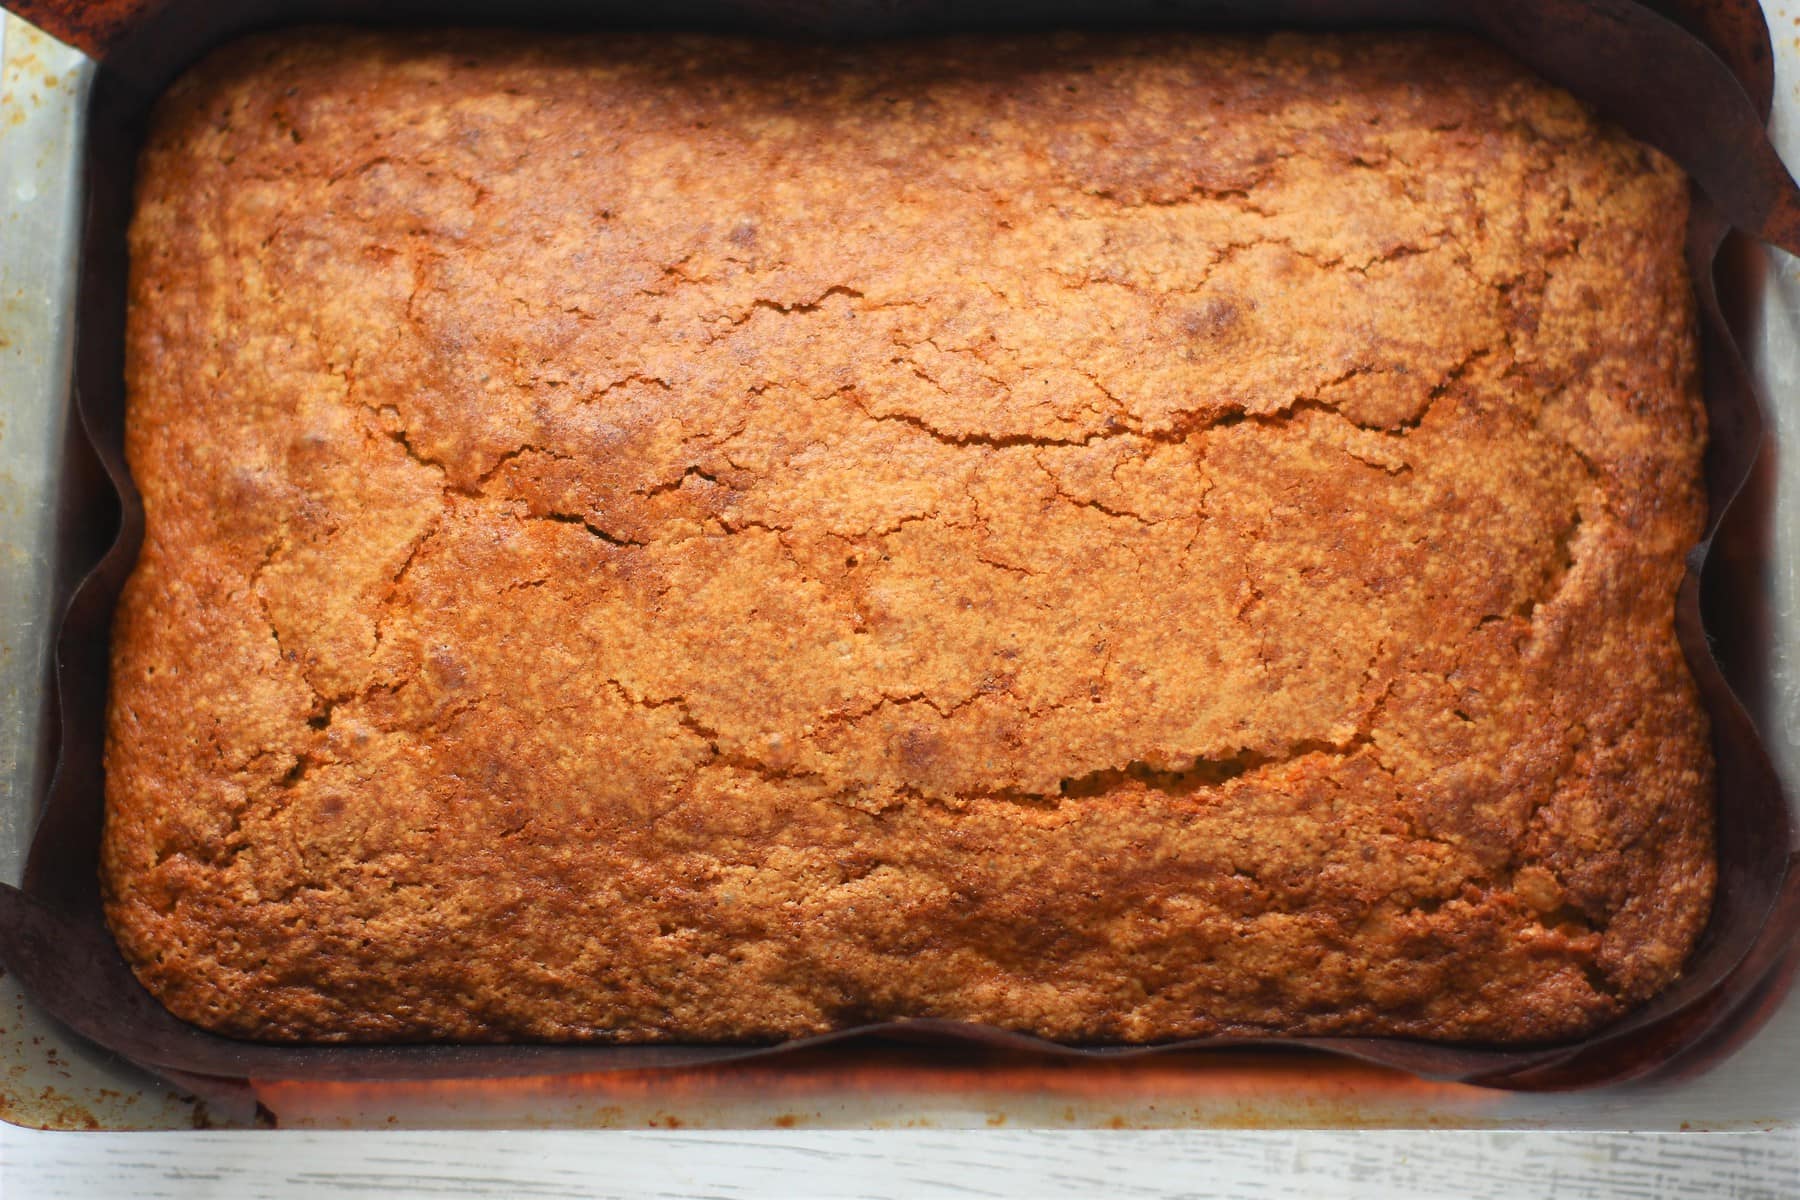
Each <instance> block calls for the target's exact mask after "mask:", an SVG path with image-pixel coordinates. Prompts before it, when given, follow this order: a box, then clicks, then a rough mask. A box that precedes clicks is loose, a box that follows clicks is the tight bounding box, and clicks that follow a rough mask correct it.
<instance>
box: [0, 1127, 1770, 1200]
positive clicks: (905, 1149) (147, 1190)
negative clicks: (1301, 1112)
mask: <svg viewBox="0 0 1800 1200" xmlns="http://www.w3.org/2000/svg"><path fill="white" fill-rule="evenodd" d="M377 1194H379V1195H384V1196H386V1195H400V1196H420V1197H444V1196H458V1197H465V1196H488V1195H495V1196H509V1197H534V1198H536V1197H543V1198H546V1200H559V1198H562V1197H610V1196H671V1197H701V1196H706V1197H730V1198H732V1200H739V1198H755V1197H784V1198H785V1197H810V1196H832V1197H838V1196H842V1197H871V1198H874V1197H881V1198H885V1197H917V1196H932V1195H943V1196H953V1197H988V1196H1032V1197H1040V1196H1042V1197H1052V1196H1081V1197H1090V1196H1093V1197H1100V1196H1105V1197H1124V1198H1129V1197H1136V1196H1193V1197H1200V1196H1206V1197H1214V1196H1217V1197H1233V1198H1236V1197H1243V1198H1245V1200H1249V1198H1251V1197H1255V1198H1257V1200H1321V1198H1331V1200H1377V1198H1380V1200H1389V1198H1393V1200H1407V1198H1410V1197H1432V1198H1437V1197H1458V1198H1467V1200H1489V1198H1491V1200H1530V1198H1533V1197H1554V1198H1555V1200H1613V1198H1615V1197H1616V1198H1620V1200H1627V1198H1628V1200H1664V1198H1665V1197H1668V1198H1675V1197H1680V1198H1682V1200H1687V1198H1690V1197H1692V1198H1699V1197H1705V1198H1709V1200H1710V1198H1712V1197H1731V1198H1733V1200H1790V1198H1792V1197H1795V1196H1800V1133H1796V1132H1794V1131H1792V1130H1781V1131H1775V1132H1768V1133H1756V1134H1667V1135H1632V1134H1565V1133H1447V1132H1427V1133H1374V1132H1359V1133H1231V1134H1210V1133H1194V1132H1178V1133H1159V1132H1147V1133H1135V1132H1128V1133H1119V1132H1097V1133H1077V1132H1038V1133H1031V1132H998V1131H994V1132H975V1131H968V1132H953V1131H893V1132H886V1133H848V1132H834V1133H758V1134H748V1133H746V1134H731V1133H693V1134H688V1133H589V1134H581V1133H568V1134H562V1133H483V1134H476V1135H469V1134H420V1133H412V1134H402V1133H392V1134H383V1133H347V1134H332V1133H283V1132H275V1133H236V1134H229V1133H227V1134H169V1133H140V1134H79V1133H73V1134H40V1133H30V1132H27V1131H24V1130H19V1129H14V1128H12V1127H10V1126H7V1127H4V1128H3V1129H0V1196H4V1197H6V1198H7V1200H13V1198H15V1197H17V1198H19V1200H24V1198H26V1197H30V1198H31V1200H62V1198H65V1197H83V1198H86V1197H137V1198H141V1200H155V1198H157V1197H172V1198H179V1200H213V1198H218V1200H260V1198H264V1197H268V1198H277V1197H279V1198H287V1197H298V1196H332V1197H354V1196H363V1195H377Z"/></svg>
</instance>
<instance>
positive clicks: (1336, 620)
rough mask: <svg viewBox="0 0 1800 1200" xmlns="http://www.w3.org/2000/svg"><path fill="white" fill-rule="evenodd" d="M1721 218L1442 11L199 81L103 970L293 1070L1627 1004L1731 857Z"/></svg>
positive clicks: (112, 815) (157, 241) (169, 172)
mask: <svg viewBox="0 0 1800 1200" xmlns="http://www.w3.org/2000/svg"><path fill="white" fill-rule="evenodd" d="M1686 212H1687V191H1686V183H1685V181H1684V179H1683V177H1682V176H1681V174H1680V173H1679V172H1678V171H1677V170H1676V169H1675V168H1674V167H1673V166H1672V165H1671V164H1670V163H1669V162H1668V161H1667V160H1666V159H1664V158H1663V157H1662V156H1660V155H1659V154H1658V153H1656V152H1655V151H1653V150H1651V149H1648V148H1646V147H1645V146H1642V145H1640V144H1638V143H1636V142H1634V141H1632V140H1631V139H1630V138H1628V137H1627V136H1625V135H1624V134H1622V133H1621V132H1619V131H1618V130H1616V129H1614V128H1612V127H1610V126H1608V125H1606V124H1603V123H1601V122H1599V121H1598V120H1597V119H1596V118H1594V117H1593V116H1591V115H1590V114H1589V113H1588V112H1587V111H1586V110H1584V109H1583V108H1582V106H1581V105H1579V104H1578V103H1577V102H1575V101H1574V100H1573V99H1571V98H1570V97H1569V96H1568V95H1566V94H1564V93H1562V92H1559V91H1557V90H1555V89H1553V88H1551V87H1549V86H1547V85H1545V84H1544V83H1542V82H1540V81H1538V80H1536V79H1534V78H1533V77H1531V76H1530V75H1528V74H1527V73H1526V72H1524V71H1523V70H1522V69H1521V68H1520V67H1518V66H1517V65H1515V64H1514V63H1512V62H1511V61H1509V60H1507V59H1505V58H1503V57H1502V56H1500V55H1499V54H1498V53H1496V52H1494V51H1492V50H1489V49H1485V48H1483V47H1481V46H1480V45H1477V44H1475V43H1472V42H1469V41H1464V40H1459V39H1456V38H1450V37H1442V36H1433V35H1405V36H1394V35H1382V36H1330V37H1299V36H1277V37H1272V38H1261V37H1258V38H1224V37H1199V36H1196V37H1186V36H1175V35H1170V34H1167V33H1158V34H1154V35H1141V36H1099V35H1084V36H1073V35H1069V36H1035V37H1017V38H1005V39H994V38H987V39H980V38H974V39H962V40H948V41H927V42H916V43H872V44H864V45H848V46H834V47H821V46H816V45H784V44H778V43H769V42H760V41H750V40H730V39H724V38H715V37H707V36H689V35H680V36H676V35H647V36H596V37H590V38H570V37H555V38H550V37H531V36H510V35H496V34H494V33H491V32H480V33H470V34H438V33H351V32H345V31H313V32H300V33H288V34H279V35H274V36H266V37H262V38H259V39H256V40H252V41H249V42H245V43H240V44H238V45H236V46H233V47H231V48H229V49H227V50H225V51H222V52H221V53H219V54H217V55H215V56H214V57H212V58H211V59H209V60H207V61H206V62H205V63H203V64H202V65H201V66H200V67H198V68H197V69H196V70H194V71H193V72H192V73H190V74H189V75H187V76H186V77H185V78H184V79H182V80H181V81H180V82H179V83H178V84H177V85H176V86H175V87H174V88H173V89H172V90H171V91H170V92H169V94H168V95H167V97H166V98H165V99H164V100H163V101H162V103H161V106H160V108H159V110H158V112H157V114H156V117H155V120H154V123H153V129H152V132H151V134H150V137H149V142H148V146H147V148H146V150H145V151H144V154H143V160H142V165H141V176H140V183H139V202H138V208H137V214H136V219H135V223H134V225H133V226H132V230H131V242H130V244H131V252H132V275H131V304H130V314H129V327H128V333H127V364H126V370H127V380H128V392H129V419H128V430H127V443H128V452H129V458H130V463H131V466H132V469H133V471H134V473H135V476H136V479H137V482H138V485H139V487H140V488H141V489H142V493H143V499H144V507H145V514H146V520H147V530H146V535H145V540H144V545H143V552H142V558H141V560H140V562H139V564H138V566H137V569H136V573H135V574H134V576H133V577H132V579H131V582H130V585H129V587H128V589H127V591H126V593H125V596H124V600H123V602H122V605H121V607H120V610H119V614H118V618H117V628H116V633H115V644H114V675H113V691H112V702H111V716H110V744H109V748H108V753H107V789H108V794H107V803H108V809H107V821H106V830H105V846H104V856H103V857H104V862H103V873H104V881H105V887H106V894H107V898H108V905H109V913H110V919H111V923H112V926H113V928H114V930H115V932H116V934H117V936H118V940H119V944H120V946H121V948H122V949H123V951H124V953H125V955H126V956H127V958H128V959H129V960H130V962H131V963H132V965H133V966H134V967H135V969H136V971H137V973H138V975H139V977H140V978H141V979H142V980H143V982H144V984H145V985H146V986H147V987H148V988H150V989H151V991H153V992H154V993H155V994H156V995H157V996H159V997H160V998H161V999H162V1001H163V1002H164V1003H166V1004H167V1005H168V1007H169V1008H170V1009H171V1010H172V1011H173V1012H175V1013H176V1014H178V1015H179V1016H181V1017H184V1018H186V1019H188V1020H190V1021H194V1022H198V1023H199V1024H201V1025H203V1026H206V1027H208V1028H211V1029H214V1030H218V1031H221V1032H225V1033H229V1034H234V1035H238V1036H243V1037H250V1038H262V1039H276V1040H294V1039H299V1040H313V1041H327V1042H329V1041H368V1040H407V1039H414V1040H416V1039H445V1040H473V1041H490V1040H514V1039H520V1040H537V1039H553V1040H582V1039H593V1040H609V1041H644V1040H659V1039H660V1040H676V1041H709V1040H738V1039H770V1038H783V1037H789V1036H793V1035H801V1034H807V1033H812V1032H815V1031H820V1030H827V1029H832V1028H837V1027H842V1026H845V1025H848V1024H855V1023H861V1022H866V1021H870V1020H875V1019H882V1018H889V1017H906V1016H915V1017H916V1016H933V1017H943V1018H955V1019H961V1020H967V1021H975V1022H984V1023H988V1024H992V1025H997V1026H1004V1027H1007V1028H1011V1029H1019V1030H1028V1031H1031V1032H1034V1033H1037V1034H1041V1035H1044V1036H1046V1037H1050V1038H1057V1039H1068V1040H1077V1041H1128V1042H1135V1041H1145V1040H1154V1039H1166V1038H1177V1037H1189V1036H1198V1035H1206V1034H1215V1033H1233V1034H1276V1035H1297V1034H1375V1035H1404V1036H1411V1037H1420V1038H1432V1039H1445V1040H1456V1041H1482V1042H1521V1041H1542V1040H1548V1039H1558V1038H1566V1037H1571V1036H1575V1035H1579V1034H1581V1033H1583V1032H1584V1031H1587V1030H1590V1029H1592V1028H1595V1027H1596V1026H1598V1025H1600V1024H1602V1023H1604V1022H1606V1021H1609V1020H1611V1019H1613V1018H1616V1017H1618V1016H1619V1015H1620V1014H1622V1013H1624V1012H1626V1011H1627V1010H1629V1009H1631V1008H1632V1007H1633V1006H1635V1005H1638V1004H1640V1003H1641V1002H1643V1001H1644V1000H1645V999H1646V998H1648V997H1650V996H1651V995H1653V994H1654V993H1656V992H1657V991H1658V989H1660V988H1662V987H1664V986H1665V985H1667V984H1668V983H1669V982H1670V980H1671V979H1673V978H1675V977H1676V976H1677V975H1678V973H1679V972H1680V970H1681V967H1682V963H1683V960H1684V958H1685V956H1686V955H1687V953H1688V951H1689V949H1690V948H1691V946H1692V945H1693V943H1694V941H1695V939H1696V937H1697V936H1698V934H1699V931H1700V930H1701V928H1702V926H1703V925H1704V923H1705V921H1706V919H1707V914H1708V910H1709V904H1710V898H1711V890H1712V885H1713V876H1714V865H1713V849H1712V779H1711V772H1712V766H1711V759H1710V752H1709V747H1708V733H1707V725H1706V722H1705V718H1704V716H1703V714H1702V712H1701V710H1700V707H1699V704H1698V702H1697V700H1696V696H1695V691H1694V687H1693V684H1692V681H1691V679H1690V677H1689V673H1688V670H1687V667H1686V665H1685V663H1684V660H1683V658H1682V655H1681V652H1680V650H1679V648H1678V646H1677V644H1676V638H1675V632H1674V625H1673V614H1674V603H1675V594H1676V589H1677V585H1678V583H1679V581H1680V579H1681V577H1682V561H1683V555H1684V553H1685V552H1686V551H1687V550H1688V548H1689V547H1690V546H1691V545H1692V544H1693V543H1694V541H1695V540H1696V538H1697V536H1698V535H1699V533H1700V529H1701V521H1702V515H1703V510H1704V501H1703V498H1702V494H1701V486H1700V480H1701V476H1700V469H1701V468H1700V455H1701V451H1702V448H1703V445H1704V439H1705V432H1704V409H1703V407H1702V403H1701V397H1700V394H1699V390H1698V382H1697V374H1696V344H1695V333H1694V324H1695V318H1694V311H1693V301H1692V296H1691V290H1690V285H1689V281H1688V278H1687V275H1686V268H1685V266H1684V263H1683V256H1682V244H1683V235H1684V229H1685V225H1686Z"/></svg>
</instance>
